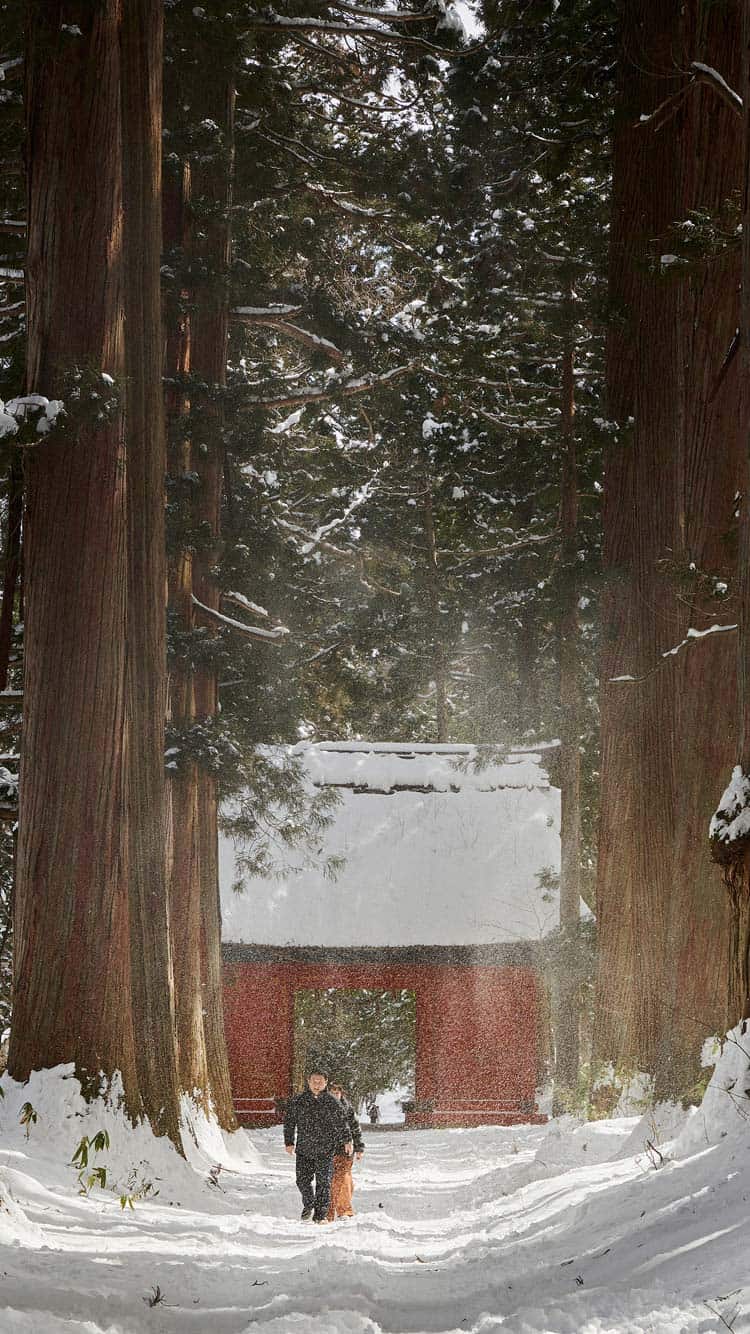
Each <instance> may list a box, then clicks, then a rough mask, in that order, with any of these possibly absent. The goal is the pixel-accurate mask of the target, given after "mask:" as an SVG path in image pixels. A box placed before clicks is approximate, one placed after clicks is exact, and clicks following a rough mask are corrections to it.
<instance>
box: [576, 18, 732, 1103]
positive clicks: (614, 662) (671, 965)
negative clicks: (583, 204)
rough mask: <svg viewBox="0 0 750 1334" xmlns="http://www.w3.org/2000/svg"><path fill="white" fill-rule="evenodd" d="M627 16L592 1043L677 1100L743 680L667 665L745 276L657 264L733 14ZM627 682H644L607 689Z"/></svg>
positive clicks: (728, 568) (724, 491)
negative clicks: (710, 840) (714, 832)
mask: <svg viewBox="0 0 750 1334" xmlns="http://www.w3.org/2000/svg"><path fill="white" fill-rule="evenodd" d="M622 12H623V19H622V38H621V49H622V60H621V80H620V83H621V88H620V95H619V108H618V121H617V127H616V133H615V144H614V197H613V213H612V240H611V295H612V306H613V320H612V326H611V329H610V334H609V347H608V357H607V362H608V364H607V382H608V394H609V404H610V406H609V413H608V415H609V417H610V418H611V419H612V420H613V421H614V422H615V423H616V424H617V425H618V428H619V430H620V433H621V439H620V441H619V443H618V444H616V445H613V447H612V448H611V449H610V451H609V457H608V459H607V460H606V467H605V501H604V562H605V569H606V570H607V572H608V575H609V581H608V589H607V594H606V598H605V605H604V617H603V654H602V681H603V687H602V813H601V828H600V852H599V876H598V886H597V913H598V927H599V974H598V982H597V1034H596V1047H597V1052H598V1055H599V1056H600V1057H602V1058H603V1059H607V1060H613V1061H614V1062H615V1063H621V1064H624V1065H629V1066H631V1067H635V1068H641V1069H645V1070H647V1071H649V1072H652V1073H654V1075H655V1077H656V1087H657V1093H659V1094H660V1095H664V1096H667V1095H670V1094H671V1095H672V1096H674V1095H675V1094H679V1093H681V1092H683V1091H684V1090H685V1089H686V1088H688V1087H689V1086H690V1085H691V1084H692V1083H693V1081H694V1078H695V1072H696V1068H697V1054H698V1051H699V1049H700V1043H701V1041H702V1037H703V1035H704V1033H705V1032H706V1031H707V1030H709V1029H711V1028H712V1027H720V1026H721V1025H722V1024H723V1023H724V1021H725V1017H726V1004H725V975H726V967H727V959H726V950H725V948H724V946H723V945H722V944H720V945H719V946H718V947H717V943H716V942H717V941H719V942H725V941H726V939H727V926H728V917H727V907H726V904H725V903H724V901H723V899H722V896H721V893H720V891H719V888H718V886H717V884H716V877H715V874H714V873H712V871H711V867H710V858H709V855H708V850H707V848H706V846H705V835H704V833H703V831H704V830H705V822H706V820H707V818H708V816H709V815H710V812H711V809H712V808H713V805H714V804H715V794H716V788H717V786H718V784H719V783H720V782H721V778H722V777H723V775H724V774H725V773H726V770H727V768H728V767H729V765H730V763H731V755H732V749H733V738H734V736H735V734H736V726H735V710H736V702H735V689H736V681H735V672H734V667H733V664H732V660H731V656H732V652H731V646H730V645H729V644H728V643H727V642H726V637H725V636H719V635H717V636H715V637H713V638H711V639H708V640H706V641H705V642H704V643H702V644H701V645H700V647H698V648H697V649H688V650H687V651H685V652H683V653H682V654H680V655H678V656H677V657H672V658H670V659H668V660H665V659H663V658H662V657H661V655H662V654H663V653H664V652H665V651H666V650H668V649H670V648H672V647H673V646H674V645H676V644H677V643H679V642H680V641H681V640H682V639H683V638H684V636H685V634H686V632H687V630H688V629H689V628H690V627H694V628H699V629H702V628H704V627H705V626H706V625H708V624H710V623H711V622H712V621H714V620H716V619H717V609H716V607H715V605H712V603H711V600H710V598H709V597H706V596H705V595H704V594H703V592H702V590H701V586H700V584H699V582H697V581H693V582H692V583H691V582H690V580H691V567H692V569H695V570H697V571H701V570H706V571H712V572H721V573H724V574H726V576H727V577H728V578H731V576H732V574H733V573H734V570H735V568H736V565H735V557H734V555H733V552H732V547H731V527H732V515H733V509H734V496H735V493H736V491H737V485H738V469H739V457H740V439H739V402H738V396H739V384H738V376H737V373H736V369H734V370H733V371H732V372H730V374H729V375H728V376H727V377H726V380H725V383H724V385H723V387H722V390H721V393H719V394H715V395H713V394H712V391H713V388H714V385H715V381H716V376H717V374H718V371H719V368H720V367H721V364H722V361H723V360H724V357H725V355H726V352H727V349H728V348H729V346H730V344H731V341H732V337H733V334H734V330H735V328H736V324H737V315H738V311H737V297H736V292H737V286H738V282H737V279H738V271H737V270H738V265H737V259H736V256H735V255H734V254H733V253H732V252H727V253H726V254H724V255H723V256H721V257H718V258H715V259H714V260H713V261H712V262H711V264H710V265H709V264H704V265H700V264H699V265H696V266H694V267H693V268H679V267H673V268H671V269H670V270H668V271H666V272H663V271H662V270H663V266H662V265H660V262H659V256H660V255H661V254H662V253H664V254H668V253H671V252H672V251H673V250H674V248H675V245H676V242H675V240H674V236H670V232H669V229H670V227H672V225H673V224H675V223H678V222H680V221H681V220H683V219H685V218H686V217H687V215H688V213H689V211H690V210H691V209H698V208H703V209H706V210H708V211H710V212H714V213H715V212H717V211H719V210H720V209H721V208H722V206H724V205H725V203H726V201H727V200H728V198H729V197H730V195H731V193H732V191H733V190H736V187H737V181H738V179H739V151H740V150H739V133H738V122H737V120H736V117H734V116H733V114H732V112H731V110H730V109H729V108H728V107H727V106H726V105H725V104H724V102H723V101H722V100H721V99H720V98H719V97H718V96H717V94H716V92H715V91H714V90H713V89H711V88H708V87H699V86H694V87H692V88H690V89H689V90H682V91H683V94H684V95H683V96H682V98H681V99H679V100H677V101H670V100H669V99H671V98H672V96H673V94H675V93H676V92H679V91H680V89H679V87H678V86H677V85H676V84H675V70H676V69H686V68H687V67H688V66H689V64H690V61H692V60H695V59H700V60H702V61H704V62H706V63H708V64H710V65H712V66H715V67H716V68H718V69H720V70H721V72H722V74H724V75H725V76H726V77H727V78H728V79H729V81H730V82H731V81H732V80H733V79H735V78H736V73H737V56H738V50H739V42H738V36H739V34H738V30H737V23H736V20H737V17H738V11H735V10H733V9H732V8H731V7H721V8H717V7H714V6H705V5H702V4H700V3H699V0H690V3H689V4H687V5H681V4H680V3H679V0H656V2H655V3H648V4H646V3H645V0H638V3H634V4H632V5H629V6H626V7H625V9H624V10H623V11H622ZM662 103H666V104H667V106H666V111H664V112H662V113H657V115H656V118H655V120H654V121H652V122H647V123H643V122H642V121H641V120H640V117H641V116H642V115H644V114H650V113H653V112H656V110H657V108H659V107H660V105H661V104H662ZM654 238H656V247H657V248H656V252H655V254H654V253H653V252H654ZM654 260H655V263H654V262H652V261H654ZM681 581H683V582H681ZM622 674H630V675H632V676H635V677H643V678H644V679H643V680H641V681H635V682H630V683H626V684H624V683H619V684H615V683H612V682H611V678H612V677H615V676H619V675H622ZM707 701H710V708H709V707H707ZM712 797H713V800H712Z"/></svg>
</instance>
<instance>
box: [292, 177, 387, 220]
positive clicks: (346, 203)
mask: <svg viewBox="0 0 750 1334" xmlns="http://www.w3.org/2000/svg"><path fill="white" fill-rule="evenodd" d="M304 188H305V190H307V192H308V193H309V194H311V195H317V196H318V197H319V198H320V197H322V198H323V199H326V200H328V202H329V203H330V204H333V206H334V208H338V209H340V210H341V212H342V213H354V214H356V216H357V217H360V218H389V217H390V216H391V210H390V209H377V208H365V206H364V204H353V203H352V201H351V199H345V198H344V194H345V193H348V191H347V192H344V191H343V190H330V189H329V188H328V186H326V185H320V184H318V183H317V182H315V181H308V182H307V183H306V184H305V186H304Z"/></svg>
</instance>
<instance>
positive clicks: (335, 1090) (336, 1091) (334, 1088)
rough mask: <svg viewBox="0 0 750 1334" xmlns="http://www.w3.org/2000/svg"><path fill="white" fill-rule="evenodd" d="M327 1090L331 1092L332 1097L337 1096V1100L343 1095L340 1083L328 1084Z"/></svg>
mask: <svg viewBox="0 0 750 1334" xmlns="http://www.w3.org/2000/svg"><path fill="white" fill-rule="evenodd" d="M328 1092H329V1093H332V1094H333V1096H334V1098H338V1100H339V1102H341V1099H342V1098H343V1097H344V1090H343V1088H342V1087H341V1085H340V1084H329V1086H328Z"/></svg>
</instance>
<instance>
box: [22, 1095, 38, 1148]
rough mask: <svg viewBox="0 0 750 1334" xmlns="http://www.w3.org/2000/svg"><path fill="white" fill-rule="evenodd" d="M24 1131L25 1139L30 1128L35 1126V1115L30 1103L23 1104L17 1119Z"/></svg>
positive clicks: (29, 1132)
mask: <svg viewBox="0 0 750 1334" xmlns="http://www.w3.org/2000/svg"><path fill="white" fill-rule="evenodd" d="M18 1119H19V1121H20V1123H21V1125H22V1126H23V1127H24V1129H25V1131H26V1138H27V1139H28V1138H29V1135H30V1134H31V1127H32V1126H35V1125H36V1122H37V1115H36V1112H35V1110H34V1108H33V1107H32V1105H31V1103H30V1102H25V1103H24V1105H23V1107H22V1108H21V1115H20V1117H19V1118H18Z"/></svg>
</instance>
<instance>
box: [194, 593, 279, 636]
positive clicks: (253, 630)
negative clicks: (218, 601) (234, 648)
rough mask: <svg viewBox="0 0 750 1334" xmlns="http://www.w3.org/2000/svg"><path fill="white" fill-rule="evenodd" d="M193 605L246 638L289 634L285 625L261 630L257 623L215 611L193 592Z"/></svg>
mask: <svg viewBox="0 0 750 1334" xmlns="http://www.w3.org/2000/svg"><path fill="white" fill-rule="evenodd" d="M193 606H194V607H197V608H198V610H199V611H201V612H203V615H204V616H208V617H209V618H210V619H211V620H212V621H216V622H218V624H219V625H223V626H226V627H227V629H229V630H237V631H239V632H240V634H243V635H246V636H247V637H248V639H268V640H279V639H283V638H284V636H285V635H288V634H289V630H288V628H287V627H286V626H285V625H275V626H274V628H273V630H262V629H261V628H260V626H259V625H245V622H244V621H236V620H235V619H234V617H233V616H224V615H223V614H222V612H220V611H216V609H215V608H214V607H207V606H206V604H205V602H201V601H200V599H199V598H197V597H196V596H195V594H193Z"/></svg>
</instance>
